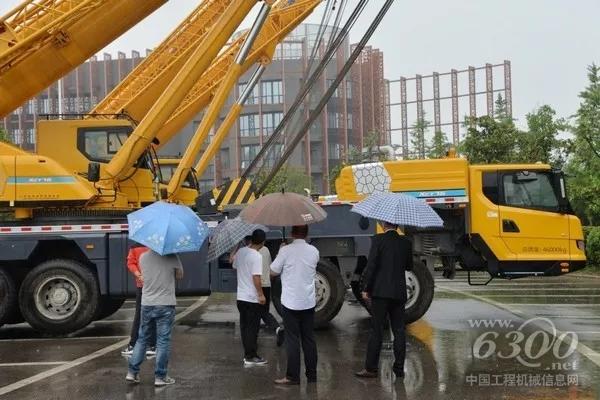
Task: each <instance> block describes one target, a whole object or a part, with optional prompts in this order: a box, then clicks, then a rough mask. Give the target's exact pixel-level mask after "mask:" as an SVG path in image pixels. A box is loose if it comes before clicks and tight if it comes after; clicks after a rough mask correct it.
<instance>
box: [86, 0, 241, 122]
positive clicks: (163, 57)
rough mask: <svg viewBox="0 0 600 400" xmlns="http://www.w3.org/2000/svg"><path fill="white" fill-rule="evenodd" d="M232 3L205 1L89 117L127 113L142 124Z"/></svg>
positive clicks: (213, 0) (230, 1) (223, 0)
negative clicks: (155, 103)
mask: <svg viewBox="0 0 600 400" xmlns="http://www.w3.org/2000/svg"><path fill="white" fill-rule="evenodd" d="M232 1H233V0H205V1H203V2H202V3H201V4H200V5H199V6H198V7H197V8H196V9H194V10H193V11H192V12H191V13H190V14H189V15H188V16H187V17H186V19H185V20H184V21H182V23H181V24H180V25H179V26H178V27H177V28H175V30H174V31H173V32H172V33H171V34H170V35H169V36H168V37H167V38H166V39H165V40H164V41H163V42H162V43H161V44H160V45H159V46H158V47H157V48H156V49H154V50H153V51H152V53H150V55H149V56H148V57H147V58H146V59H144V61H143V62H142V63H140V65H138V66H137V67H136V68H135V69H134V70H133V71H132V72H131V73H130V74H129V75H128V76H127V77H126V78H125V79H124V80H122V81H121V82H120V83H119V85H118V86H117V87H115V88H114V89H113V90H112V92H110V93H109V94H108V95H107V96H106V97H105V98H104V99H103V100H102V101H101V102H100V103H99V104H98V105H96V106H95V107H94V108H93V109H92V111H90V114H92V115H93V114H120V113H123V114H127V115H128V116H129V117H130V118H132V119H133V120H135V121H141V120H142V119H143V118H144V116H145V115H146V113H147V112H148V110H149V109H150V108H151V107H152V104H153V103H154V101H155V100H156V99H157V98H158V97H159V96H160V94H161V93H162V92H163V91H164V90H165V88H166V87H167V86H168V85H169V82H171V81H172V80H173V78H174V76H175V75H176V74H177V72H179V70H180V69H181V67H182V66H183V64H184V63H185V61H186V60H187V59H188V58H189V56H190V54H191V53H192V52H193V50H194V49H195V48H196V47H198V45H199V43H201V42H202V41H203V40H204V39H205V37H206V34H207V33H208V31H209V29H210V28H211V27H212V26H213V25H214V24H215V23H216V22H217V21H218V19H219V17H220V16H221V15H222V14H223V12H225V9H226V8H227V7H228V6H229V5H230V4H231V3H232Z"/></svg>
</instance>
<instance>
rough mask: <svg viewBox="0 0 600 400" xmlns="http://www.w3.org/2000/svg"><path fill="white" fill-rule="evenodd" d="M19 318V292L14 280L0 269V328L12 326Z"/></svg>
mask: <svg viewBox="0 0 600 400" xmlns="http://www.w3.org/2000/svg"><path fill="white" fill-rule="evenodd" d="M18 317H19V292H18V290H17V284H16V283H15V281H14V279H13V278H12V277H11V276H10V275H9V274H8V272H6V271H5V270H3V269H1V268H0V326H2V325H4V324H12V323H15V321H17V320H18Z"/></svg>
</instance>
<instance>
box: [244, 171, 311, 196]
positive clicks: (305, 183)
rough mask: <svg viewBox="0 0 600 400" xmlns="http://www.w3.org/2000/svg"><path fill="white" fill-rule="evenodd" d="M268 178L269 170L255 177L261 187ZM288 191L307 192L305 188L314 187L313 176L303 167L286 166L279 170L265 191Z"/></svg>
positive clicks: (257, 184)
mask: <svg viewBox="0 0 600 400" xmlns="http://www.w3.org/2000/svg"><path fill="white" fill-rule="evenodd" d="M266 178H267V171H264V172H261V173H259V174H258V175H257V177H256V178H255V181H256V186H257V187H260V186H261V185H262V182H264V180H265V179H266ZM282 189H284V190H285V191H286V192H293V193H300V194H305V191H304V189H312V184H311V178H310V176H308V175H307V174H306V173H305V171H304V169H303V168H297V167H288V166H285V167H283V168H281V169H280V170H279V172H277V174H276V175H275V177H274V178H273V179H272V180H271V182H269V184H268V185H267V187H266V189H265V193H275V192H281V190H282Z"/></svg>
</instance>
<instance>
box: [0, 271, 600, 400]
mask: <svg viewBox="0 0 600 400" xmlns="http://www.w3.org/2000/svg"><path fill="white" fill-rule="evenodd" d="M233 299H234V297H233V295H222V294H221V295H213V296H211V297H210V298H202V299H192V298H182V299H180V300H179V304H178V305H179V307H178V309H177V311H178V314H179V315H178V318H179V321H178V325H177V326H176V327H175V328H174V336H173V349H172V354H171V363H170V367H169V373H170V375H171V376H173V377H174V378H175V379H176V380H177V383H176V384H175V385H173V386H170V387H166V388H161V389H155V388H154V386H153V385H152V383H153V361H148V362H146V363H144V366H143V368H142V374H141V376H142V383H141V384H140V385H131V384H126V383H125V381H124V377H125V373H126V360H125V359H124V358H123V357H122V356H121V355H120V350H121V349H122V347H124V346H125V344H126V342H127V335H128V333H129V328H130V323H131V322H130V320H131V319H132V316H133V306H134V304H133V303H132V302H127V303H126V304H125V305H124V307H123V308H122V309H121V310H120V311H118V312H117V313H116V314H114V315H113V316H111V317H109V318H108V319H106V320H103V321H98V322H95V323H93V324H92V325H90V326H89V327H88V328H86V329H84V330H82V331H81V332H78V333H77V334H75V335H73V337H69V338H62V339H55V338H45V337H43V336H42V335H40V334H38V333H36V332H34V331H33V330H32V329H31V328H29V327H28V326H27V325H25V324H21V325H16V326H13V327H3V328H0V399H20V400H21V399H66V398H73V399H78V400H85V399H163V398H164V399H167V398H168V399H380V398H381V399H482V398H483V399H600V278H593V277H585V276H575V275H570V276H567V277H557V278H527V279H522V280H518V281H494V282H492V284H490V285H489V286H486V287H470V286H468V285H467V283H466V276H464V275H459V276H458V277H457V278H456V279H455V280H454V281H448V280H444V279H441V278H440V279H436V295H435V299H434V301H433V303H432V305H431V308H430V309H429V312H428V313H427V314H426V315H425V317H424V318H422V319H421V320H420V321H418V322H416V323H414V324H412V325H410V326H409V328H408V346H407V361H406V365H405V369H406V377H405V379H404V380H403V381H395V379H394V378H393V374H392V372H391V365H392V363H393V355H392V353H391V351H390V350H389V343H388V344H387V349H384V351H383V352H382V358H381V368H380V377H379V378H378V379H372V380H361V379H358V378H355V377H354V376H353V372H354V371H355V370H357V369H360V368H361V366H362V363H363V359H364V351H365V349H366V342H367V336H368V327H369V317H368V314H367V312H366V311H365V310H363V309H362V307H360V306H359V305H357V304H356V303H353V302H350V301H347V302H346V304H345V305H344V307H343V308H342V310H341V312H340V314H339V315H338V316H337V317H336V318H335V319H334V320H333V321H332V322H331V324H330V326H329V327H328V328H327V329H323V330H320V331H318V332H317V344H318V350H319V364H318V374H319V376H318V379H319V381H318V383H317V384H307V383H306V382H302V384H301V385H300V386H299V387H276V386H275V385H273V384H272V380H273V379H274V378H277V377H280V376H281V375H282V374H283V372H284V371H285V352H284V350H283V348H278V347H277V346H276V345H275V338H274V336H273V335H271V334H269V333H267V332H265V331H261V335H260V338H259V352H260V353H261V355H262V356H263V357H265V358H266V359H267V360H268V361H269V364H268V365H267V366H264V367H252V368H244V367H243V365H242V362H241V361H242V352H241V343H240V337H239V329H238V325H237V320H238V314H237V310H236V309H235V306H234V300H233ZM532 318H535V319H534V320H531V319H532Z"/></svg>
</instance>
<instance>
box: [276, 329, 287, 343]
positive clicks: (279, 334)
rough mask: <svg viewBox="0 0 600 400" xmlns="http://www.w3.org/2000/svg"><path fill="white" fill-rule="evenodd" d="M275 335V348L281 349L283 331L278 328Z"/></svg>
mask: <svg viewBox="0 0 600 400" xmlns="http://www.w3.org/2000/svg"><path fill="white" fill-rule="evenodd" d="M275 334H276V335H277V347H281V345H282V344H283V341H284V340H285V330H284V329H283V328H281V327H279V328H277V330H276V331H275Z"/></svg>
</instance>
